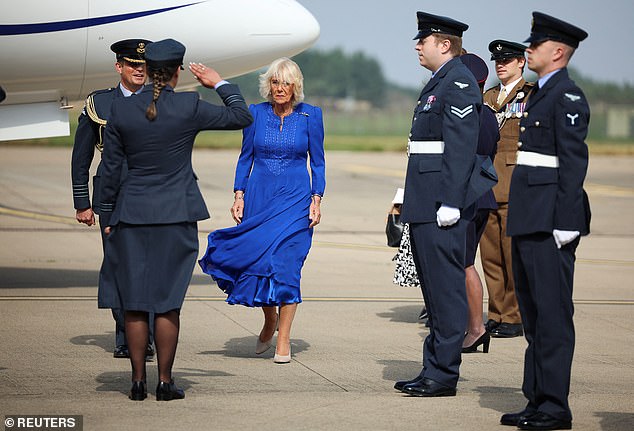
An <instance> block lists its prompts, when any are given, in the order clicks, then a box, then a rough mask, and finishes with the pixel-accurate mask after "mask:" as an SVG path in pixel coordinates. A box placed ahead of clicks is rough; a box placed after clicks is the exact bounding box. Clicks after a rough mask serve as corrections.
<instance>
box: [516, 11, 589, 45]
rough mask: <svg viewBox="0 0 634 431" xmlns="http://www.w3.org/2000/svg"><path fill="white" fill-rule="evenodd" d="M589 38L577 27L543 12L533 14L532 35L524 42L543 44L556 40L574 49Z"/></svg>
mask: <svg viewBox="0 0 634 431" xmlns="http://www.w3.org/2000/svg"><path fill="white" fill-rule="evenodd" d="M586 37H588V33H586V32H585V31H584V30H582V29H580V28H579V27H577V26H574V25H572V24H569V23H567V22H565V21H562V20H560V19H558V18H555V17H553V16H550V15H546V14H545V13H541V12H533V22H532V25H531V35H530V36H529V38H528V39H526V40H525V41H524V42H529V43H533V42H543V41H545V40H554V41H556V42H561V43H565V44H566V45H569V46H571V47H573V48H576V47H578V46H579V42H581V41H582V40H584V39H585V38H586Z"/></svg>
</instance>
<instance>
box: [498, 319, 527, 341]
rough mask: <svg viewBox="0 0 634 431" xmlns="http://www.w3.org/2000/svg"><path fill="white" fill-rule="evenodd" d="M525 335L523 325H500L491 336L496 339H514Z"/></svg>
mask: <svg viewBox="0 0 634 431" xmlns="http://www.w3.org/2000/svg"><path fill="white" fill-rule="evenodd" d="M522 335H524V329H523V327H522V324H521V323H504V322H502V323H500V324H499V326H498V327H497V328H495V329H493V330H492V331H491V336H492V337H495V338H513V337H521V336H522Z"/></svg>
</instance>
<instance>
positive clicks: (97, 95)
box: [84, 87, 116, 151]
mask: <svg viewBox="0 0 634 431" xmlns="http://www.w3.org/2000/svg"><path fill="white" fill-rule="evenodd" d="M115 90H116V88H115V87H111V88H106V89H103V90H96V91H93V92H92V93H90V94H89V95H88V97H87V98H86V107H85V108H84V110H85V112H86V115H88V118H90V120H91V121H93V122H94V123H95V124H98V125H99V133H98V138H99V139H98V141H97V142H96V143H95V147H97V150H99V151H103V131H104V128H105V127H106V123H107V122H108V119H107V118H103V117H105V115H104V114H105V112H104V111H103V110H102V111H101V113H100V112H99V111H100V110H98V108H97V106H98V104H99V102H97V103H95V99H97V100H99V99H101V96H102V95H109V96H110V101H112V96H111V94H112V92H113V91H115ZM107 110H108V112H109V111H110V105H108V107H107Z"/></svg>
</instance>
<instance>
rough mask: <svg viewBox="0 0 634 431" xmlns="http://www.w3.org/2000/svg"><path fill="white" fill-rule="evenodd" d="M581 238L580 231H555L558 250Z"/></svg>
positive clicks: (554, 235)
mask: <svg viewBox="0 0 634 431" xmlns="http://www.w3.org/2000/svg"><path fill="white" fill-rule="evenodd" d="M578 236H579V231H578V230H557V229H553V237H554V238H555V243H556V244H557V248H561V247H562V246H564V245H566V244H568V243H569V242H571V241H574V240H575V238H577V237H578Z"/></svg>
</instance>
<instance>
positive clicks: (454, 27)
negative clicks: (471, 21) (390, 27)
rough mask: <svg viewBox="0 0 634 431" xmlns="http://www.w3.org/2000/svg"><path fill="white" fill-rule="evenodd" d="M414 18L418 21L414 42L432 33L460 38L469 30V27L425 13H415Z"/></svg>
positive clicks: (446, 18)
mask: <svg viewBox="0 0 634 431" xmlns="http://www.w3.org/2000/svg"><path fill="white" fill-rule="evenodd" d="M416 18H417V20H418V33H417V34H416V36H415V37H414V40H416V39H423V38H426V37H427V36H429V35H430V34H432V33H443V34H451V35H454V36H459V37H462V33H463V32H464V31H466V30H467V29H468V28H469V26H468V25H467V24H465V23H463V22H460V21H456V20H455V19H451V18H448V17H446V16H439V15H432V14H430V13H427V12H420V11H419V12H416Z"/></svg>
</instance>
